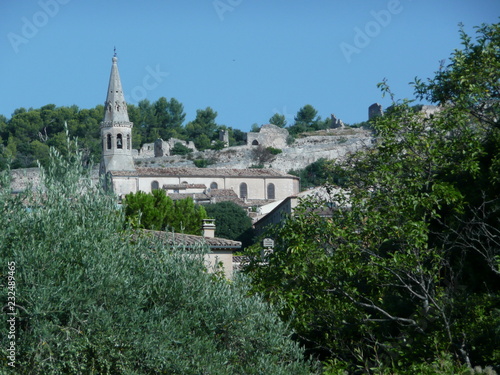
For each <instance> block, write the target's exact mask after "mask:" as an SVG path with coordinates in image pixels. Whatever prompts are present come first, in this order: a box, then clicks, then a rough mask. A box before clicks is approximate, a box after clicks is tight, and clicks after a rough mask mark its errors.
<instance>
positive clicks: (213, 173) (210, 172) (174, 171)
mask: <svg viewBox="0 0 500 375" xmlns="http://www.w3.org/2000/svg"><path fill="white" fill-rule="evenodd" d="M111 174H112V175H113V176H124V177H179V176H182V177H275V178H285V177H286V178H294V179H299V178H298V177H297V176H292V175H290V174H287V173H283V172H280V171H278V170H276V169H270V168H263V169H260V168H248V169H235V168H232V169H228V168H182V167H180V168H172V167H171V168H144V167H143V168H136V170H135V171H111Z"/></svg>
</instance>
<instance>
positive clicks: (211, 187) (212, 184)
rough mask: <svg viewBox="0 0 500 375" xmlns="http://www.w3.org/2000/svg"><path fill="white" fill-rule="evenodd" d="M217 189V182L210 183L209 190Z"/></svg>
mask: <svg viewBox="0 0 500 375" xmlns="http://www.w3.org/2000/svg"><path fill="white" fill-rule="evenodd" d="M218 188H219V186H218V185H217V182H212V183H211V184H210V189H215V190H217V189H218Z"/></svg>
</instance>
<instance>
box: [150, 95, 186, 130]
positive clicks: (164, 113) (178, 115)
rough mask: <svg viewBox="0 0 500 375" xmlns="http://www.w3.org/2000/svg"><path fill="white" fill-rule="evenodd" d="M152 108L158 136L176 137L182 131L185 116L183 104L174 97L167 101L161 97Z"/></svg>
mask: <svg viewBox="0 0 500 375" xmlns="http://www.w3.org/2000/svg"><path fill="white" fill-rule="evenodd" d="M154 108H155V116H156V119H157V121H158V127H159V134H160V137H161V138H163V139H169V138H172V137H177V138H178V137H179V136H180V135H181V133H182V131H183V129H182V123H183V122H184V119H185V117H186V114H185V113H184V106H183V105H182V104H181V103H180V102H178V101H177V100H176V99H175V98H171V99H170V101H168V100H167V99H166V98H164V97H161V98H159V99H158V100H157V101H156V102H155V104H154Z"/></svg>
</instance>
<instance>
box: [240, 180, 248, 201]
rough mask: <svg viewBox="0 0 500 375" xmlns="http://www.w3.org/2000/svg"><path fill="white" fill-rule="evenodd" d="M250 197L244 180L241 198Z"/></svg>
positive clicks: (241, 187) (241, 185) (241, 186)
mask: <svg viewBox="0 0 500 375" xmlns="http://www.w3.org/2000/svg"><path fill="white" fill-rule="evenodd" d="M246 197H248V187H247V184H246V183H244V182H242V183H241V184H240V198H246Z"/></svg>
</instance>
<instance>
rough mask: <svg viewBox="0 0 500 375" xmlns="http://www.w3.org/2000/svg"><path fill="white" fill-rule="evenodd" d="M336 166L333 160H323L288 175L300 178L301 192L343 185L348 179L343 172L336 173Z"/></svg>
mask: <svg viewBox="0 0 500 375" xmlns="http://www.w3.org/2000/svg"><path fill="white" fill-rule="evenodd" d="M334 168H335V166H334V165H333V161H332V160H328V159H325V158H321V159H318V160H316V161H315V162H313V163H311V164H309V165H308V166H307V167H305V168H303V169H298V170H290V171H289V172H288V173H289V174H291V175H294V176H297V177H300V190H307V189H309V188H313V187H316V186H321V185H324V184H326V183H330V184H331V183H335V184H343V182H344V180H345V179H346V177H345V176H344V173H343V172H342V171H337V172H334Z"/></svg>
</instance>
